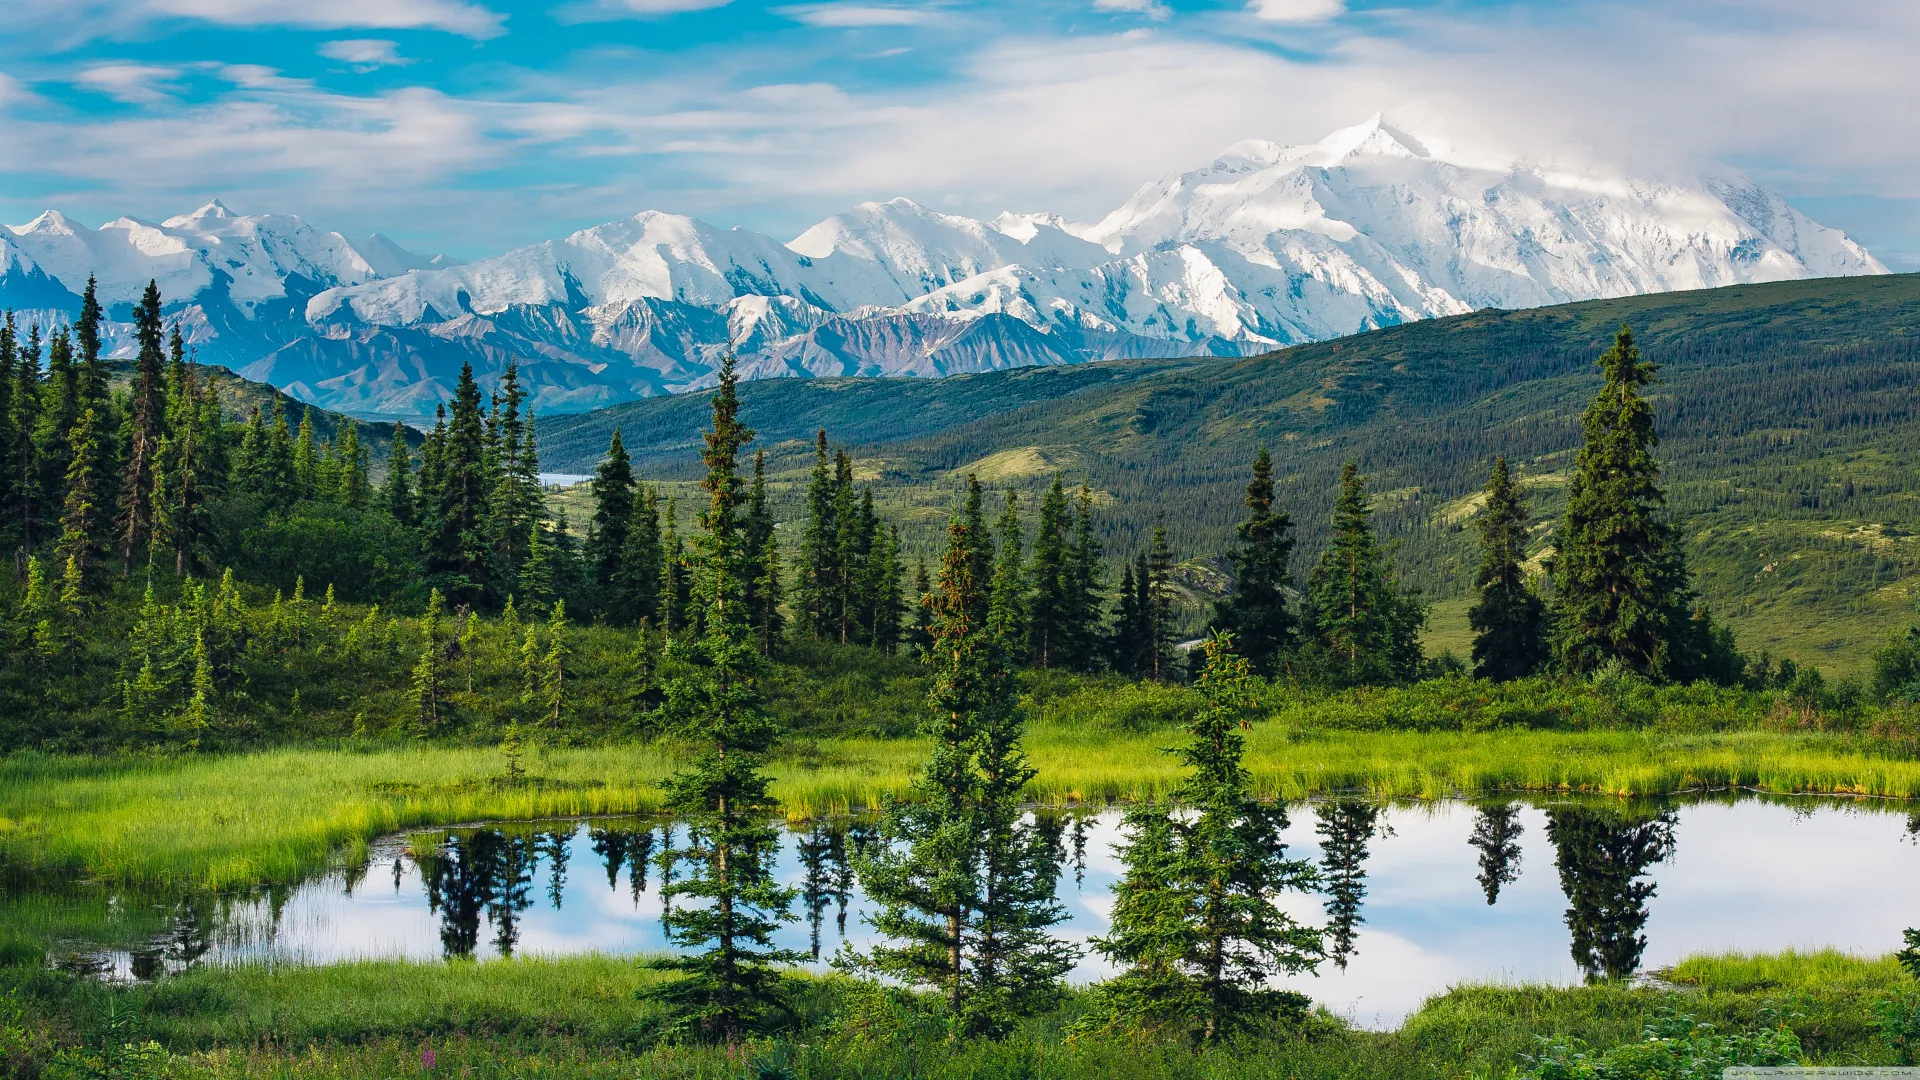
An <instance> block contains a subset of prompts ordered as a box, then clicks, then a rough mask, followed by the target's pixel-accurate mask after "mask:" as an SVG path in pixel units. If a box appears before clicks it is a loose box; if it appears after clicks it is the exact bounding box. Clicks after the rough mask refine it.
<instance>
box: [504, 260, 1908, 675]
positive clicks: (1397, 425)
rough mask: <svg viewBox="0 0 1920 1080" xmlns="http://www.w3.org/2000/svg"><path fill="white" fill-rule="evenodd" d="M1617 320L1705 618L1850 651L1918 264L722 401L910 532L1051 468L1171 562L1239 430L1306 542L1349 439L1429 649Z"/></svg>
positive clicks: (1217, 538) (682, 437) (1868, 570)
mask: <svg viewBox="0 0 1920 1080" xmlns="http://www.w3.org/2000/svg"><path fill="white" fill-rule="evenodd" d="M1622 322H1625V323H1627V324H1629V325H1631V326H1632V327H1633V329H1634V330H1635V332H1636V333H1637V334H1638V335H1639V336H1640V339H1641V343H1642V345H1643V348H1644V349H1645V351H1646V354H1647V356H1648V357H1649V358H1651V359H1653V360H1655V361H1656V362H1658V363H1659V364H1660V365H1661V368H1662V378H1663V382H1662V384H1661V385H1660V387H1659V388H1658V395H1657V404H1658V408H1659V414H1660V424H1661V431H1662V434H1663V435H1664V437H1665V442H1664V443H1663V445H1662V448H1661V455H1662V458H1663V460H1664V462H1665V465H1666V469H1667V477H1668V482H1669V486H1670V492H1671V497H1672V507H1673V510H1674V512H1675V514H1676V516H1677V517H1678V519H1679V520H1680V521H1681V522H1682V523H1683V525H1684V527H1685V529H1686V532H1687V533H1688V535H1689V536H1690V538H1691V540H1692V544H1693V548H1694V553H1695V563H1696V567H1697V568H1698V569H1699V571H1700V574H1701V580H1702V586H1703V589H1704V591H1705V593H1706V595H1707V597H1708V599H1709V601H1710V602H1711V603H1712V604H1713V605H1714V607H1715V610H1716V611H1717V612H1718V613H1719V614H1720V615H1722V616H1724V617H1726V618H1727V619H1729V621H1730V622H1731V623H1732V624H1733V625H1734V627H1735V628H1736V629H1737V630H1738V631H1739V632H1740V635H1741V638H1742V642H1743V645H1744V646H1745V647H1747V648H1748V649H1758V648H1767V649H1770V650H1772V651H1773V652H1774V653H1776V654H1786V655H1790V656H1793V657H1795V658H1797V659H1799V660H1801V661H1802V662H1814V663H1818V664H1820V665H1821V666H1823V667H1825V668H1826V669H1827V670H1828V671H1830V672H1832V671H1835V670H1847V669H1851V668H1854V667H1856V666H1857V665H1858V664H1859V663H1861V662H1862V661H1863V660H1864V657H1865V655H1866V653H1867V652H1868V651H1869V650H1870V649H1871V647H1872V646H1873V645H1874V644H1876V643H1878V642H1879V641H1880V640H1881V639H1882V638H1883V637H1884V635H1885V633H1886V632H1887V631H1888V630H1889V629H1891V628H1892V627H1893V626H1895V625H1896V624H1903V623H1904V622H1906V621H1907V620H1909V619H1910V617H1911V615H1912V612H1913V608H1914V603H1915V601H1916V600H1920V589H1916V585H1920V536H1916V535H1915V534H1916V533H1920V426H1916V419H1920V416H1917V414H1920V354H1917V353H1916V342H1917V341H1920V275H1899V276H1891V277H1880V278H1835V279H1823V280H1815V281H1802V282H1788V283H1781V284H1773V285H1757V286H1740V287H1733V288H1726V289H1716V290H1710V291H1700V292H1690V293H1669V294H1663V295H1657V296H1644V297H1633V298H1628V299H1622V300H1603V301H1594V302H1589V303H1582V304H1571V305H1564V306H1560V307H1552V308H1542V309H1535V310H1529V311H1493V310H1487V311H1481V312H1476V313H1474V314H1471V315H1463V316H1458V317H1454V318H1447V319H1438V320H1433V321H1429V322H1422V323H1414V324H1410V325H1406V326H1400V327H1394V328H1391V329H1387V330H1381V331H1376V332H1373V333H1369V334H1363V335H1359V336H1356V337H1351V338H1346V339H1342V340H1340V341H1333V342H1324V343H1320V344H1314V345H1305V346H1300V347H1297V348H1292V349H1286V350H1282V351H1279V352H1275V353H1269V354H1266V355H1263V356H1258V357H1253V358H1249V359H1244V360H1201V361H1195V360H1153V361H1133V362H1122V363H1111V364H1097V365H1088V366H1085V367H1075V368H1050V369H1030V370H1025V371H1015V372H1000V373H991V374H983V375H974V376H967V377H963V378H954V379H947V380H941V381H906V380H898V381H896V380H886V381H874V380H843V379H833V380H824V379H823V380H781V381H770V382H761V383H753V384H749V386H748V387H746V388H745V390H746V392H745V393H744V394H743V398H744V410H743V411H744V415H745V418H746V420H747V421H748V422H749V423H750V424H752V425H754V426H755V427H757V428H759V429H760V431H761V433H762V437H761V445H763V446H772V447H774V448H775V449H776V452H777V453H778V454H779V455H780V457H781V458H782V459H784V460H781V461H780V462H779V463H778V464H779V465H780V467H781V468H783V469H794V468H797V467H799V466H800V465H801V462H800V461H797V460H792V459H793V458H794V457H797V456H799V455H801V454H804V453H805V452H806V449H807V448H806V446H805V445H804V443H801V442H798V441H795V440H802V439H805V438H806V437H807V436H808V435H809V434H810V433H811V432H812V430H813V429H814V428H815V427H817V426H825V427H827V428H828V430H829V432H830V433H831V434H832V435H833V436H834V437H835V439H836V441H840V442H845V443H846V444H848V445H849V446H851V447H854V448H855V449H856V450H857V453H858V456H859V458H860V459H861V461H862V464H863V465H864V466H865V467H866V471H867V472H868V474H869V475H871V476H873V477H875V478H876V480H877V483H878V484H879V485H880V487H881V489H882V495H883V498H884V499H886V500H887V501H889V502H892V503H894V504H896V505H899V504H902V503H906V504H910V505H912V506H917V507H920V508H921V509H922V512H920V513H916V514H909V515H907V520H908V521H909V522H921V523H924V524H925V525H928V526H931V525H933V524H936V523H937V521H938V519H939V514H938V512H937V510H936V508H937V507H938V506H939V505H940V504H941V503H942V501H943V500H944V498H945V495H946V493H947V492H948V491H950V490H951V488H952V486H953V483H954V479H955V478H956V477H957V476H959V475H962V474H964V472H965V471H967V470H969V469H977V470H979V471H981V473H982V475H983V477H991V478H992V479H994V480H996V481H998V482H1002V483H1005V482H1014V483H1020V484H1025V485H1037V484H1039V483H1041V482H1043V481H1044V478H1045V477H1046V476H1047V475H1048V474H1050V473H1051V471H1052V470H1053V469H1054V468H1060V469H1062V470H1064V471H1065V472H1066V473H1067V474H1068V476H1069V478H1070V479H1072V480H1075V481H1079V480H1085V481H1086V482H1087V483H1089V484H1090V485H1091V486H1093V487H1094V488H1095V489H1096V490H1097V491H1098V492H1100V493H1101V494H1102V503H1103V505H1104V507H1105V509H1106V511H1107V513H1106V515H1105V518H1106V522H1107V527H1108V529H1109V541H1110V543H1111V545H1112V548H1113V549H1114V550H1116V551H1120V552H1130V551H1132V550H1133V549H1134V548H1135V547H1136V546H1137V545H1138V544H1139V543H1141V541H1142V537H1143V535H1144V533H1145V531H1147V530H1149V529H1150V528H1151V526H1152V523H1153V521H1154V520H1155V519H1156V518H1164V519H1165V521H1166V524H1167V527H1168V529H1169V530H1170V532H1171V533H1172V536H1173V538H1174V542H1175V545H1176V548H1177V549H1178V550H1181V551H1183V552H1185V553H1186V554H1188V555H1193V556H1203V555H1205V554H1207V553H1212V552H1218V551H1219V550H1221V549H1222V548H1223V547H1224V544H1225V541H1226V539H1227V537H1228V536H1229V535H1230V530H1231V527H1232V524H1233V522H1234V521H1235V520H1236V519H1237V516H1238V514H1239V509H1240V507H1239V502H1240V497H1241V493H1240V486H1241V484H1242V483H1243V482H1244V481H1243V470H1244V468H1245V465H1246V462H1247V461H1248V459H1249V458H1251V456H1252V454H1253V452H1254V448H1255V447H1256V445H1258V444H1261V443H1265V444H1267V445H1268V446H1270V447H1271V448H1272V449H1273V451H1274V454H1275V457H1276V467H1277V469H1278V470H1279V471H1280V473H1281V475H1282V483H1281V491H1282V493H1283V498H1284V499H1285V501H1286V504H1287V505H1288V507H1289V508H1290V509H1291V510H1292V512H1293V514H1294V517H1295V519H1296V521H1297V522H1299V523H1300V525H1301V527H1302V528H1301V532H1302V541H1303V547H1302V552H1301V557H1302V558H1304V559H1311V558H1312V555H1313V549H1314V547H1315V546H1316V545H1317V543H1318V537H1319V534H1320V529H1321V523H1322V521H1323V520H1324V519H1325V517H1326V515H1327V511H1328V508H1329V507H1330V505H1331V500H1332V494H1333V486H1334V480H1335V477H1336V475H1337V473H1338V470H1339V467H1340V463H1341V462H1343V461H1345V460H1347V459H1349V458H1354V459H1357V460H1358V461H1359V462H1360V464H1361V466H1362V468H1363V469H1364V470H1366V471H1367V472H1369V473H1370V474H1372V476H1373V489H1374V490H1375V491H1376V492H1377V493H1378V496H1379V498H1378V504H1379V506H1380V509H1381V524H1382V526H1383V527H1384V529H1385V530H1386V531H1387V532H1388V533H1389V534H1391V535H1392V536H1394V537H1395V538H1396V539H1398V540H1399V541H1400V547H1399V551H1398V563H1399V566H1400V567H1401V570H1402V572H1403V574H1404V576H1405V577H1406V578H1407V579H1408V580H1410V581H1411V582H1412V583H1413V584H1415V585H1416V586H1418V587H1419V588H1421V589H1423V590H1424V591H1425V592H1426V593H1427V595H1428V596H1429V597H1430V598H1432V599H1434V600H1436V601H1441V603H1439V605H1438V607H1437V616H1436V626H1435V629H1436V632H1437V634H1438V636H1439V639H1440V640H1443V641H1444V640H1449V639H1453V638H1455V637H1456V636H1457V635H1456V633H1455V632H1454V631H1455V630H1456V629H1457V628H1455V627H1453V626H1452V623H1453V622H1455V621H1457V620H1459V619H1460V618H1461V612H1462V611H1463V605H1461V604H1459V603H1446V602H1445V601H1447V600H1449V599H1450V598H1454V597H1458V596H1460V595H1461V594H1462V593H1463V591H1464V589H1465V587H1466V584H1467V577H1468V574H1469V570H1470V560H1471V556H1472V533H1471V532H1470V531H1469V530H1468V529H1467V526H1468V525H1469V524H1470V523H1471V519H1472V516H1473V514H1474V512H1475V510H1476V505H1475V503H1474V500H1473V498H1472V496H1473V495H1474V493H1475V492H1476V491H1477V490H1478V489H1479V487H1480V486H1481V484H1482V483H1483V482H1484V480H1485V476H1486V472H1487V469H1488V467H1489V465H1490V463H1491V461H1492V458H1493V456H1494V455H1495V454H1506V455H1507V456H1508V457H1509V458H1510V459H1512V460H1513V461H1515V462H1516V463H1517V465H1518V466H1519V468H1520V471H1521V473H1522V474H1523V476H1525V477H1526V478H1527V479H1528V480H1529V481H1530V484H1531V487H1532V490H1533V494H1534V509H1535V511H1536V514H1537V515H1538V517H1539V519H1540V525H1539V528H1537V529H1536V532H1537V533H1538V534H1539V540H1538V541H1537V543H1538V544H1539V545H1540V546H1541V547H1544V546H1545V544H1546V542H1547V537H1548V535H1549V528H1548V523H1549V522H1550V519H1551V518H1552V516H1553V515H1554V514H1555V513H1557V511H1558V509H1559V498H1560V491H1561V486H1562V485H1563V483H1564V478H1563V477H1564V469H1565V468H1566V466H1567V464H1568V462H1569V461H1570V457H1571V448H1572V447H1573V446H1574V444H1575V442H1576V441H1577V437H1578V433H1579V414H1580V411H1581V409H1582V408H1583V407H1584V405H1585V404H1586V401H1587V399H1588V398H1589V397H1590V396H1591V394H1592V393H1593V391H1594V389H1595V388H1596V387H1597V386H1598V382H1599V378H1598V374H1597V372H1596V371H1595V369H1594V367H1593V359H1594V357H1596V356H1597V355H1598V354H1599V353H1600V352H1601V351H1602V350H1603V349H1604V348H1605V347H1606V344H1607V342H1608V341H1609V339H1610V338H1611V335H1612V333H1613V331H1614V329H1615V328H1616V327H1618V326H1619V325H1620V324H1621V323H1622ZM702 398H703V395H695V396H692V397H683V398H668V399H655V400H650V401H641V402H634V403H630V404H627V405H623V406H619V407H617V408H614V409H608V410H604V411H601V412H596V413H590V414H586V415H583V416H576V417H565V418H557V419H554V420H551V421H545V420H543V428H542V441H543V445H544V447H545V452H546V454H545V460H546V462H547V467H548V468H550V469H556V470H563V471H575V472H585V471H589V470H590V468H591V466H592V464H593V461H594V459H595V457H596V456H597V454H598V452H599V450H600V449H602V448H604V447H605V445H606V439H607V436H608V435H609V434H610V433H611V431H612V429H613V428H614V427H615V426H616V425H617V426H619V427H621V428H622V429H623V431H624V438H625V440H626V443H627V445H628V447H629V449H630V450H633V451H634V453H635V457H636V460H637V461H638V462H639V463H640V464H641V465H642V467H643V468H644V469H645V470H646V471H648V472H650V473H652V474H653V475H655V476H659V477H663V478H667V477H674V478H677V477H679V476H681V475H682V474H688V473H689V470H691V469H693V468H695V467H696V465H695V462H696V458H695V454H694V452H693V439H694V435H693V432H694V431H695V430H696V429H697V427H698V425H699V424H700V422H701V420H702V419H703V417H702V416H701V415H700V414H701V410H703V409H704V408H705V404H704V401H703V400H701V399H702ZM1202 561H1203V562H1204V560H1202Z"/></svg>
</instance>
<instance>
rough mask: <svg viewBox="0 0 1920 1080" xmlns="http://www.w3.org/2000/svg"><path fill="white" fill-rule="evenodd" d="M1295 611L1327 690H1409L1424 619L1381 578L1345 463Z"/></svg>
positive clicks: (1382, 567)
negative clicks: (1325, 539) (1324, 537)
mask: <svg viewBox="0 0 1920 1080" xmlns="http://www.w3.org/2000/svg"><path fill="white" fill-rule="evenodd" d="M1303 606H1304V608H1305V611H1304V614H1305V616H1306V618H1305V620H1304V621H1305V623H1306V628H1305V629H1306V637H1307V639H1308V640H1309V641H1310V642H1311V643H1312V644H1313V645H1314V646H1315V648H1316V652H1317V654H1318V655H1317V660H1318V663H1319V666H1320V667H1321V668H1322V674H1323V675H1324V677H1325V678H1327V679H1328V680H1329V681H1331V682H1332V683H1334V684H1335V685H1339V686H1362V685H1369V684H1388V683H1400V682H1410V681H1412V680H1413V679H1414V678H1415V677H1416V676H1417V675H1418V673H1419V661H1420V628H1421V626H1423V625H1424V624H1425V622H1426V611H1425V609H1424V608H1423V607H1421V605H1420V604H1419V603H1418V602H1417V601H1415V600H1414V599H1413V598H1411V597H1408V596H1404V595H1402V594H1401V592H1400V590H1399V588H1398V587H1397V586H1395V585H1394V583H1393V581H1392V579H1391V578H1390V577H1388V575H1387V568H1386V559H1385V556H1384V555H1383V554H1382V553H1381V551H1380V546H1379V542H1378V541H1377V540H1375V538H1374V535H1373V507H1372V505H1371V500H1370V499H1369V498H1368V497H1367V490H1366V478H1365V477H1363V476H1361V475H1360V470H1359V468H1358V466H1356V465H1355V464H1354V463H1353V462H1351V461H1349V462H1347V464H1346V465H1345V466H1344V467H1342V468H1341V470H1340V497H1339V498H1338V500H1336V501H1335V503H1334V506H1333V537H1332V539H1331V540H1330V541H1329V543H1328V544H1327V547H1326V548H1325V550H1323V551H1322V552H1321V553H1320V561H1319V563H1318V564H1317V565H1315V566H1314V568H1313V575H1312V576H1311V577H1310V578H1308V580H1307V593H1306V597H1305V603H1304V605H1303Z"/></svg>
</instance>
